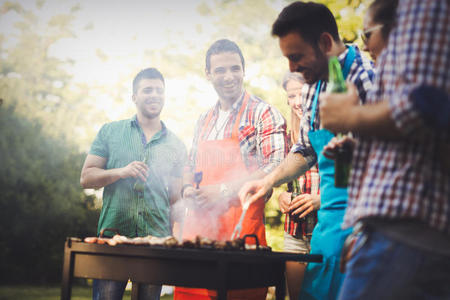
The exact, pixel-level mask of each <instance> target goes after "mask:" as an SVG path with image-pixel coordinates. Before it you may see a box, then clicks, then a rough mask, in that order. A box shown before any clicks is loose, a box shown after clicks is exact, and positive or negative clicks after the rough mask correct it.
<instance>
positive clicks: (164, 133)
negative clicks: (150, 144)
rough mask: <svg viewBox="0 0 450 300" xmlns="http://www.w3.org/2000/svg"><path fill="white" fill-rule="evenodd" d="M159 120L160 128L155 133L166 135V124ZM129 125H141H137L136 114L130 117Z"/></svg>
mask: <svg viewBox="0 0 450 300" xmlns="http://www.w3.org/2000/svg"><path fill="white" fill-rule="evenodd" d="M160 122H161V130H160V131H159V132H158V133H156V135H158V134H159V135H160V136H159V137H163V136H166V135H167V127H166V124H164V122H163V121H160ZM130 125H131V126H133V127H136V128H141V126H139V123H138V121H137V115H134V116H133V117H132V118H131V119H130ZM156 135H155V136H156Z"/></svg>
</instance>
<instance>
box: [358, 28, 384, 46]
mask: <svg viewBox="0 0 450 300" xmlns="http://www.w3.org/2000/svg"><path fill="white" fill-rule="evenodd" d="M383 26H384V25H383V24H378V25H375V26H373V27H371V28H369V29H366V30H364V31H363V32H362V33H361V39H362V41H363V43H364V44H367V42H368V41H369V39H370V36H371V35H372V32H374V31H375V30H377V29H380V28H382V27H383Z"/></svg>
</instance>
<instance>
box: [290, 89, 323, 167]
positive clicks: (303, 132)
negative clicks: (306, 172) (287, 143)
mask: <svg viewBox="0 0 450 300" xmlns="http://www.w3.org/2000/svg"><path fill="white" fill-rule="evenodd" d="M315 88H316V86H315V85H311V86H306V85H304V90H303V93H302V111H303V115H302V118H301V119H300V130H299V136H298V140H297V143H296V144H295V145H294V146H292V148H291V152H292V153H300V154H301V155H302V156H303V157H304V158H305V160H306V162H307V163H308V166H309V167H310V168H311V167H312V166H314V165H315V164H316V162H317V155H316V152H315V151H314V149H313V147H312V145H311V143H310V141H309V137H308V132H310V131H311V130H312V129H313V128H312V127H311V117H312V104H313V102H312V100H311V99H312V94H311V93H314V91H315Z"/></svg>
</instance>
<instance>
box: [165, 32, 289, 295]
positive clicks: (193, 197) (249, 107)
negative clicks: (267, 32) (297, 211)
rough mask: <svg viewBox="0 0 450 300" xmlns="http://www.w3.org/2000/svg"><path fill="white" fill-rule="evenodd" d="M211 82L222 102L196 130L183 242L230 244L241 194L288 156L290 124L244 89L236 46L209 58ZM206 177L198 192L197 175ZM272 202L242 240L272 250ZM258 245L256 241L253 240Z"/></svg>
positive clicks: (249, 222) (222, 44) (223, 46)
mask: <svg viewBox="0 0 450 300" xmlns="http://www.w3.org/2000/svg"><path fill="white" fill-rule="evenodd" d="M205 72H206V77H207V78H208V80H209V81H210V82H211V83H212V85H213V86H214V89H215V90H216V92H217V95H218V98H219V99H218V101H217V102H216V104H215V105H214V106H213V107H212V108H211V109H209V110H208V111H207V112H206V113H204V114H202V115H201V116H200V118H199V120H198V122H197V126H196V129H195V135H194V140H193V143H192V150H191V153H190V166H189V168H188V170H187V173H188V174H187V176H186V179H185V185H184V186H183V189H182V197H183V198H184V199H188V200H190V201H187V203H188V205H187V214H186V217H185V221H184V226H183V238H189V239H193V238H195V237H196V236H197V235H200V236H202V237H207V238H210V239H214V240H219V241H225V240H230V239H231V235H232V233H233V229H234V228H235V226H236V224H237V223H238V221H239V218H240V216H241V213H242V208H241V204H240V201H239V198H238V195H237V193H238V191H239V189H240V188H241V186H242V185H243V184H244V183H245V182H246V181H248V180H251V179H256V178H261V177H263V176H264V175H266V174H267V173H269V172H270V171H271V170H273V169H274V168H275V167H276V166H277V165H278V164H279V163H280V162H281V161H282V160H283V158H284V157H285V155H286V153H287V150H288V149H287V137H286V122H285V120H284V118H283V116H282V115H281V114H280V113H279V112H278V110H277V109H275V108H274V107H273V106H271V105H269V104H267V103H266V102H264V101H263V100H261V99H260V98H258V97H256V96H253V95H250V94H249V93H248V92H246V91H245V89H244V87H243V79H244V73H245V63H244V57H243V55H242V52H241V50H240V49H239V47H238V46H237V45H236V43H234V42H232V41H230V40H226V39H223V40H218V41H216V42H215V43H213V45H211V47H210V48H209V49H208V51H207V53H206V68H205ZM194 172H202V174H203V176H202V181H201V183H200V186H199V187H198V189H197V188H196V187H195V186H194V184H195V183H194V180H193V177H194V176H192V175H193V173H194ZM265 200H266V197H261V198H260V199H258V200H257V201H256V202H255V203H252V205H250V207H249V208H248V211H247V213H246V215H245V218H244V221H243V224H242V231H241V233H240V237H242V236H243V235H245V234H255V235H256V236H257V237H258V239H259V243H260V244H261V245H266V238H265V228H264V205H265ZM248 242H253V241H250V240H249V241H248ZM266 294H267V289H266V288H259V289H248V290H233V291H230V292H228V296H229V298H228V299H261V300H264V299H266ZM215 296H216V292H215V291H209V290H205V289H191V288H176V289H175V297H174V298H175V299H176V300H180V299H183V300H185V299H196V300H199V299H200V300H201V299H212V298H214V297H215Z"/></svg>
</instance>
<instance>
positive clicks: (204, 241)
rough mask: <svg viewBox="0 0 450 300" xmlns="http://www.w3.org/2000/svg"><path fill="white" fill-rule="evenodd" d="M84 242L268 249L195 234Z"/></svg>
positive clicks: (93, 238) (170, 246)
mask: <svg viewBox="0 0 450 300" xmlns="http://www.w3.org/2000/svg"><path fill="white" fill-rule="evenodd" d="M84 242H85V243H90V244H95V243H97V244H108V245H110V246H115V245H118V244H125V245H150V246H163V247H167V248H183V249H211V250H227V251H230V250H258V249H260V250H269V251H270V247H267V246H259V247H256V245H247V244H245V241H244V239H241V238H238V239H235V240H232V241H215V240H212V239H209V238H206V237H201V236H197V237H196V238H195V239H194V240H184V241H183V242H179V241H178V240H177V239H176V238H174V237H173V236H166V237H156V236H151V235H148V236H145V237H135V238H129V237H126V236H123V235H119V234H116V235H114V236H113V237H112V238H103V237H87V238H85V239H84Z"/></svg>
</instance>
